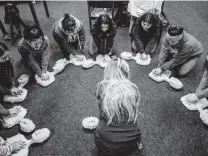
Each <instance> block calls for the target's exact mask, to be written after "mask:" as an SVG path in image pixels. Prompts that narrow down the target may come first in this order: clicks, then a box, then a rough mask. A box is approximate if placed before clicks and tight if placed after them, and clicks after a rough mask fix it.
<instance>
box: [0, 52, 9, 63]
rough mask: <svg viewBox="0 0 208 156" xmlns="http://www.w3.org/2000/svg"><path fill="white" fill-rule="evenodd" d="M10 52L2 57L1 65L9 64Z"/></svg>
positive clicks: (0, 59) (0, 58)
mask: <svg viewBox="0 0 208 156" xmlns="http://www.w3.org/2000/svg"><path fill="white" fill-rule="evenodd" d="M9 54H10V52H9V51H6V52H5V53H4V54H3V55H2V56H1V57H0V63H4V62H7V61H8V60H9Z"/></svg>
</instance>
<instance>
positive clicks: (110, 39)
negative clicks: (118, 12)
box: [107, 22, 117, 52]
mask: <svg viewBox="0 0 208 156" xmlns="http://www.w3.org/2000/svg"><path fill="white" fill-rule="evenodd" d="M116 32H117V26H116V24H115V23H114V22H113V31H112V32H111V33H110V34H107V48H108V52H109V51H110V50H111V48H112V47H113V43H114V38H115V36H116Z"/></svg>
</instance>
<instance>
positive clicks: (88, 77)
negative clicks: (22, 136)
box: [0, 1, 208, 156]
mask: <svg viewBox="0 0 208 156" xmlns="http://www.w3.org/2000/svg"><path fill="white" fill-rule="evenodd" d="M47 3H48V7H49V11H50V15H51V17H50V18H49V19H47V18H46V15H45V12H44V7H43V5H42V3H41V2H37V3H36V4H35V9H36V11H37V14H38V18H39V20H40V24H41V27H42V29H43V31H44V33H45V34H46V35H47V36H48V37H49V39H50V43H51V46H50V50H51V52H50V70H51V67H52V66H53V65H54V62H55V61H56V60H57V59H59V58H61V57H62V54H61V52H60V50H59V48H58V46H57V44H56V43H55V41H54V40H53V38H52V35H51V27H52V24H53V23H54V22H55V21H56V20H58V19H60V18H61V17H62V16H63V14H64V13H65V12H68V13H71V14H73V15H75V16H76V17H77V18H79V19H80V20H82V21H83V23H84V27H85V31H86V34H87V38H88V39H89V34H90V33H89V21H88V13H87V5H86V2H75V1H74V2H72V1H69V2H47ZM207 7H208V2H180V1H172V2H171V1H168V2H165V6H164V11H165V12H166V14H167V17H168V18H169V19H170V21H171V22H176V23H179V24H181V25H182V26H184V27H185V29H186V30H187V32H189V33H190V34H192V35H194V36H195V37H196V38H197V39H199V40H200V41H201V43H202V45H203V47H204V54H203V56H202V57H201V59H200V61H199V62H198V65H197V66H196V68H195V69H194V71H193V72H192V73H191V74H189V75H188V77H186V78H182V79H181V81H182V82H183V84H184V90H183V91H181V92H177V91H174V90H173V89H171V88H170V87H169V85H168V84H166V83H161V84H157V83H155V82H154V81H152V80H150V79H149V78H148V73H149V72H150V71H151V70H152V69H153V68H155V66H156V65H157V55H156V56H154V58H153V60H152V63H151V65H150V66H148V67H142V66H138V65H136V64H135V62H133V61H129V64H130V69H131V80H132V81H133V82H134V83H135V84H136V85H137V86H138V87H139V90H140V92H141V104H140V111H141V113H142V114H143V115H144V118H143V122H142V123H141V131H142V142H143V144H144V147H145V148H144V151H143V155H144V156H207V155H208V148H207V144H208V133H207V132H208V128H207V126H205V125H204V124H203V123H202V122H201V120H200V118H199V113H198V112H190V111H188V110H187V109H186V108H185V107H184V106H183V105H182V104H181V102H180V97H181V96H183V95H185V94H187V93H191V92H194V91H195V89H196V87H197V85H198V83H199V81H200V79H201V76H202V66H203V63H204V61H205V56H206V55H207V48H208V47H207V32H208V28H207V24H208V19H207V16H208V13H207ZM18 8H19V9H20V14H21V16H22V18H23V19H24V21H26V23H30V22H32V21H33V20H32V16H31V12H30V10H29V7H28V6H27V5H26V4H20V5H18ZM0 14H1V15H2V16H1V19H3V15H4V10H3V7H2V6H1V7H0ZM7 29H8V26H7ZM6 43H7V45H10V43H9V42H6ZM116 43H117V44H118V45H119V48H120V49H122V51H130V38H129V37H128V28H119V29H118V34H117V36H116ZM10 49H11V51H12V57H13V58H15V64H17V62H18V60H19V59H20V56H19V54H18V52H17V48H16V46H10ZM159 50H160V47H159V48H158V52H159ZM16 67H17V68H16V69H18V70H16V71H15V73H16V75H18V73H19V72H20V69H19V68H18V66H16ZM102 76H103V69H102V68H100V67H98V66H94V67H93V68H92V69H89V70H83V69H82V68H81V67H75V66H72V65H68V66H67V67H66V69H65V70H64V72H63V73H61V74H59V75H57V76H56V81H55V82H54V83H53V84H52V85H51V86H49V87H47V88H42V87H40V86H38V85H37V84H36V83H34V82H33V83H31V84H28V85H27V86H26V88H27V89H28V91H29V94H28V96H27V98H26V100H25V101H24V102H22V103H21V105H22V106H23V107H25V108H27V109H28V114H27V116H26V117H27V118H29V119H31V120H33V122H34V123H35V125H36V129H39V128H44V127H47V128H49V129H50V130H51V137H50V138H49V140H48V141H46V142H45V143H43V144H37V145H32V146H31V147H30V154H29V155H30V156H92V155H93V156H95V155H96V150H95V145H94V139H93V134H92V133H86V132H83V130H82V127H81V121H82V119H83V118H85V117H87V116H98V107H97V102H96V98H95V96H94V92H95V85H96V84H97V83H98V82H99V81H101V80H102ZM4 106H5V107H7V108H10V107H12V106H14V104H7V105H4ZM18 132H19V126H15V127H13V128H12V129H4V128H1V130H0V135H1V136H3V137H4V138H7V137H11V136H13V135H15V134H17V133H18ZM30 136H31V134H26V137H28V138H30Z"/></svg>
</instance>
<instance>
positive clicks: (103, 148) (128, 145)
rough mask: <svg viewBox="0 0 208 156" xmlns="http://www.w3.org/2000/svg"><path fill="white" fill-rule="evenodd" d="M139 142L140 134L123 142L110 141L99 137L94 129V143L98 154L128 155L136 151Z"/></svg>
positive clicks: (102, 155) (104, 155) (109, 155)
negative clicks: (131, 139)
mask: <svg viewBox="0 0 208 156" xmlns="http://www.w3.org/2000/svg"><path fill="white" fill-rule="evenodd" d="M140 142H141V134H140V135H139V136H138V138H137V139H135V140H133V141H128V142H123V143H112V142H108V141H106V140H105V139H104V138H101V137H100V136H99V134H98V133H97V132H96V131H95V145H96V146H97V148H98V155H99V156H129V155H130V154H132V153H133V152H137V151H138V145H139V144H140Z"/></svg>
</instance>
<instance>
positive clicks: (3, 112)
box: [0, 104, 10, 116]
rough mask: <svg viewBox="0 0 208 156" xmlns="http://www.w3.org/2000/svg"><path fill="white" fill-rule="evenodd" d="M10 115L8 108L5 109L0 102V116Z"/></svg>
mask: <svg viewBox="0 0 208 156" xmlns="http://www.w3.org/2000/svg"><path fill="white" fill-rule="evenodd" d="M7 115H10V112H9V110H8V109H5V108H4V107H3V106H2V105H1V104H0V116H7Z"/></svg>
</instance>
